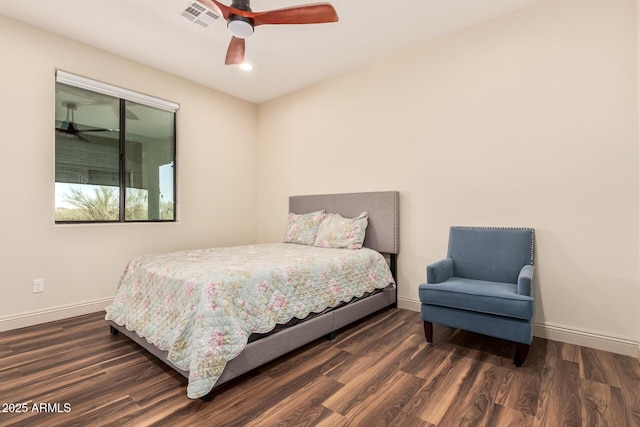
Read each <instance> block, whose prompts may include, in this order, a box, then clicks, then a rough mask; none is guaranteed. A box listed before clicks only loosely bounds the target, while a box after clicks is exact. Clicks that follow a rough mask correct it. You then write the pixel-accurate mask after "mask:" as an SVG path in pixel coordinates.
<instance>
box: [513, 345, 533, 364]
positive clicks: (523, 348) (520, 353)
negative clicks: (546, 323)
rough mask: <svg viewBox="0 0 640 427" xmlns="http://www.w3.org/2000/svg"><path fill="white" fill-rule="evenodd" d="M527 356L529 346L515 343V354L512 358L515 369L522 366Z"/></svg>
mask: <svg viewBox="0 0 640 427" xmlns="http://www.w3.org/2000/svg"><path fill="white" fill-rule="evenodd" d="M528 355H529V344H521V343H516V353H515V355H514V356H513V363H514V364H515V365H516V367H518V368H519V367H520V366H522V364H523V363H524V361H525V360H527V356H528Z"/></svg>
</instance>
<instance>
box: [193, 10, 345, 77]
mask: <svg viewBox="0 0 640 427" xmlns="http://www.w3.org/2000/svg"><path fill="white" fill-rule="evenodd" d="M198 1H199V2H201V3H203V4H205V5H206V6H207V7H209V8H212V9H213V10H214V11H219V13H220V15H221V16H222V17H224V19H226V20H227V28H228V29H229V32H230V33H231V36H232V37H231V42H230V43H229V48H228V49H227V56H226V58H225V62H224V63H225V64H227V65H230V64H242V63H243V62H244V51H245V43H244V39H246V38H247V37H249V36H251V35H252V34H253V29H254V27H257V26H258V25H278V24H322V23H326V22H337V21H338V14H337V13H336V10H335V9H334V8H333V6H331V4H329V3H313V4H307V5H302V6H293V7H286V8H282V9H273V10H267V11H264V12H253V11H251V7H250V4H249V3H250V0H233V2H232V3H231V6H225V5H224V4H222V3H220V2H219V1H217V0H198Z"/></svg>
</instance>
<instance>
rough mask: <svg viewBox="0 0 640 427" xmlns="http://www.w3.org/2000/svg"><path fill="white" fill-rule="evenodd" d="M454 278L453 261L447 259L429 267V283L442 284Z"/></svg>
mask: <svg viewBox="0 0 640 427" xmlns="http://www.w3.org/2000/svg"><path fill="white" fill-rule="evenodd" d="M451 276H453V259H451V258H445V259H441V260H440V261H436V262H434V263H433V264H429V265H428V266H427V283H440V282H444V281H445V280H447V279H448V278H449V277H451Z"/></svg>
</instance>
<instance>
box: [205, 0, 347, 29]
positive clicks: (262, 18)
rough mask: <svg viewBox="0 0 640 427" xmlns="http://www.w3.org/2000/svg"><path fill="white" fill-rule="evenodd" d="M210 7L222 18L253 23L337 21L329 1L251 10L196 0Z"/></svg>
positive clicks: (215, 0) (318, 22)
mask: <svg viewBox="0 0 640 427" xmlns="http://www.w3.org/2000/svg"><path fill="white" fill-rule="evenodd" d="M198 1H199V2H200V3H202V4H204V5H205V6H207V7H208V8H210V9H213V10H214V11H216V12H218V13H220V15H221V16H222V17H223V18H224V19H229V17H231V16H232V15H239V16H244V17H245V18H249V19H253V20H254V25H265V24H322V23H325V22H337V21H338V13H337V12H336V10H335V9H334V8H333V6H331V4H330V3H311V4H306V5H302V6H294V7H285V8H282V9H273V10H266V11H264V12H251V11H247V10H241V9H236V8H235V7H231V6H225V5H224V4H222V3H220V2H219V1H218V0H198Z"/></svg>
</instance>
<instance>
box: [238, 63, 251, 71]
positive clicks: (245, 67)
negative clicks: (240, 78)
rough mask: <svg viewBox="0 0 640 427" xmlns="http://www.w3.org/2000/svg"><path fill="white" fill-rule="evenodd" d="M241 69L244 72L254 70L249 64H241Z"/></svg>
mask: <svg viewBox="0 0 640 427" xmlns="http://www.w3.org/2000/svg"><path fill="white" fill-rule="evenodd" d="M240 69H242V70H244V71H251V70H253V65H251V64H249V63H248V62H243V63H242V64H240Z"/></svg>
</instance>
